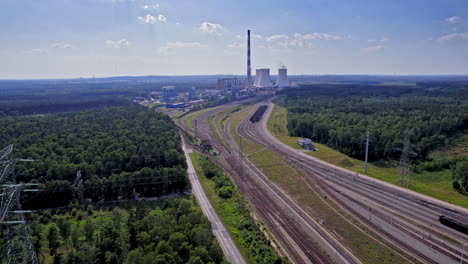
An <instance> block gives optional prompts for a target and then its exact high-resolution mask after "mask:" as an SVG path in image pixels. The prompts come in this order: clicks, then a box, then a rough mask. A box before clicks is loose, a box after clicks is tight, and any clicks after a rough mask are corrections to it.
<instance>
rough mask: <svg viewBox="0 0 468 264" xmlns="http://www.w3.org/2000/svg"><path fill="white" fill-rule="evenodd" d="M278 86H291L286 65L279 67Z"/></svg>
mask: <svg viewBox="0 0 468 264" xmlns="http://www.w3.org/2000/svg"><path fill="white" fill-rule="evenodd" d="M276 86H278V88H284V87H288V86H289V82H288V70H287V69H286V67H284V66H282V67H281V68H279V69H278V78H277V79H276Z"/></svg>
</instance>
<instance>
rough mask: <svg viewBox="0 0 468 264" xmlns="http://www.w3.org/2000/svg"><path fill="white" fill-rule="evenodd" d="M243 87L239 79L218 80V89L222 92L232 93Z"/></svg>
mask: <svg viewBox="0 0 468 264" xmlns="http://www.w3.org/2000/svg"><path fill="white" fill-rule="evenodd" d="M241 85H242V83H241V81H240V80H239V79H237V78H224V79H218V83H217V85H216V89H218V90H221V91H232V90H236V89H240V88H242V87H241Z"/></svg>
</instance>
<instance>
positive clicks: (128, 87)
mask: <svg viewBox="0 0 468 264" xmlns="http://www.w3.org/2000/svg"><path fill="white" fill-rule="evenodd" d="M122 78H124V77H122ZM142 80H145V79H142ZM169 84H171V83H167V82H160V81H151V80H148V81H141V80H140V79H138V78H136V79H128V80H125V79H124V80H121V79H118V78H116V79H113V78H109V79H96V80H93V79H83V80H81V79H75V80H71V79H70V80H17V81H15V80H9V81H5V80H3V81H2V80H0V117H1V116H18V115H36V114H50V113H58V112H70V111H79V110H84V109H90V108H99V107H105V106H121V105H128V104H130V102H131V100H132V98H134V97H137V96H144V97H147V96H149V95H150V93H151V92H156V91H161V89H162V87H163V86H165V85H169ZM192 86H195V87H200V86H201V84H200V83H196V82H190V83H187V82H181V83H178V84H177V87H176V89H177V92H183V91H188V89H189V88H191V87H192ZM205 86H206V85H205Z"/></svg>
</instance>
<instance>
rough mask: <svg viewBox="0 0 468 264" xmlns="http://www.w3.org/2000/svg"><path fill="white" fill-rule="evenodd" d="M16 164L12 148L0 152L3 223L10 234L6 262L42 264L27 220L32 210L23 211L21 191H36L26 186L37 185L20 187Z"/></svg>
mask: <svg viewBox="0 0 468 264" xmlns="http://www.w3.org/2000/svg"><path fill="white" fill-rule="evenodd" d="M15 165H16V161H15V159H14V157H13V145H9V146H8V147H6V148H4V149H2V150H0V223H1V224H2V225H4V226H6V231H7V232H6V234H7V237H6V240H7V252H6V253H7V263H8V264H19V263H32V264H39V261H38V259H37V256H36V251H35V250H34V247H33V244H32V242H31V237H30V236H29V231H28V228H27V226H26V221H25V219H24V213H28V212H30V211H25V210H22V208H21V200H20V194H21V192H22V191H37V190H33V189H24V186H34V185H37V184H17V183H16V175H15Z"/></svg>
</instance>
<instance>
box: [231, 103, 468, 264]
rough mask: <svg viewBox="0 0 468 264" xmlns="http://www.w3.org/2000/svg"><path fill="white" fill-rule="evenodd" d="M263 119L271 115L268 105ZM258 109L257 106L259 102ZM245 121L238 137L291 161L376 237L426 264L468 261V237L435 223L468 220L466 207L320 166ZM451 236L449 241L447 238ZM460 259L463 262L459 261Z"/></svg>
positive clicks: (257, 124)
mask: <svg viewBox="0 0 468 264" xmlns="http://www.w3.org/2000/svg"><path fill="white" fill-rule="evenodd" d="M265 103H268V104H269V106H270V107H269V108H270V109H268V111H266V113H267V117H268V116H269V113H271V106H272V103H271V102H263V103H261V105H264V104H265ZM259 105H260V104H259ZM263 119H264V120H261V122H248V121H247V120H244V121H243V122H241V124H240V125H239V128H238V132H239V134H240V135H242V136H243V137H245V138H246V139H248V140H251V141H253V142H255V143H257V144H259V145H261V146H263V147H265V148H267V149H270V150H272V151H274V152H275V153H277V154H278V155H280V156H282V157H283V158H285V159H287V160H289V161H290V162H291V163H292V164H294V165H295V166H296V167H298V168H299V169H301V170H302V171H303V172H304V175H306V176H307V177H309V178H310V179H311V180H312V181H313V182H314V183H315V184H316V185H317V186H318V187H319V188H320V189H321V190H322V192H324V193H326V194H327V195H328V196H330V197H332V198H333V200H334V201H335V202H336V203H337V204H339V205H340V206H341V207H342V208H343V209H345V210H346V211H348V212H350V213H352V214H353V215H354V216H355V217H357V218H358V219H361V221H362V222H364V223H366V224H367V225H368V226H370V227H372V228H373V229H374V230H375V231H376V232H377V233H379V234H381V235H383V236H384V237H386V238H387V239H388V240H390V241H392V242H393V243H395V244H398V245H399V246H400V247H402V248H404V249H405V250H406V252H407V253H408V254H410V255H413V256H414V257H416V258H417V259H419V260H420V261H421V262H425V263H468V259H467V258H466V256H465V255H463V257H462V252H461V249H462V247H463V245H464V244H468V236H467V235H465V234H462V233H460V232H457V231H455V230H452V229H450V228H448V227H446V226H444V225H442V224H440V223H439V221H438V217H439V216H440V215H448V216H450V217H453V218H455V219H468V214H467V212H466V210H464V209H457V208H454V207H449V206H445V205H443V204H437V203H434V202H433V201H432V200H430V199H424V198H421V196H416V195H414V194H412V193H411V192H407V191H404V190H401V189H399V188H396V187H392V186H389V185H386V184H381V183H380V182H379V181H376V180H373V179H370V178H368V177H366V176H363V175H357V176H356V173H353V172H350V171H346V170H343V169H341V168H337V167H335V166H333V165H329V164H324V163H323V162H319V161H317V160H315V159H314V158H312V157H310V156H307V155H306V154H304V153H301V152H299V151H297V150H293V149H292V148H291V147H289V146H285V145H283V143H281V142H279V141H277V139H275V138H273V136H271V135H270V134H269V131H267V128H266V120H265V117H263ZM447 236H449V237H450V239H447V238H446V237H447ZM462 258H463V259H462Z"/></svg>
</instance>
